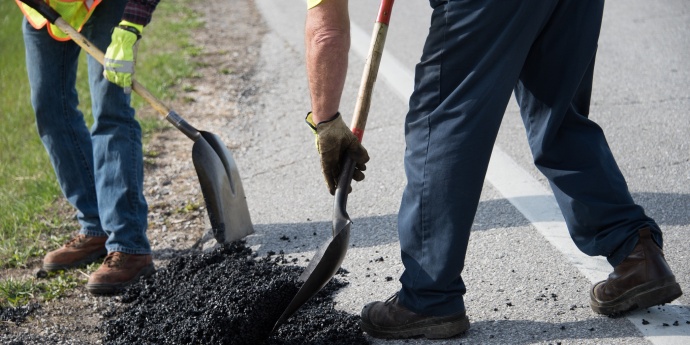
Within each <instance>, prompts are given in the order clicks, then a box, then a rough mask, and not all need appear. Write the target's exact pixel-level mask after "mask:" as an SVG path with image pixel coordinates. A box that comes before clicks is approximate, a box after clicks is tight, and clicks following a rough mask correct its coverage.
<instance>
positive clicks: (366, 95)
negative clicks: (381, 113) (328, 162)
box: [350, 0, 394, 142]
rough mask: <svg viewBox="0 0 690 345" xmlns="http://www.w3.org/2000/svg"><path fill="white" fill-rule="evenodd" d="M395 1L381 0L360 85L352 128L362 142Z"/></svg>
mask: <svg viewBox="0 0 690 345" xmlns="http://www.w3.org/2000/svg"><path fill="white" fill-rule="evenodd" d="M393 1H394V0H381V7H379V14H378V17H377V18H376V24H375V25H374V33H373V34H372V38H371V45H370V46H369V54H368V56H367V62H366V65H365V66H364V73H363V75H362V82H361V84H360V85H359V94H358V95H357V104H356V105H355V114H354V116H353V117H352V124H351V125H350V128H352V133H354V134H355V136H356V137H357V138H358V139H359V141H360V142H361V141H362V137H363V136H364V127H365V125H366V122H367V116H368V115H369V106H370V105H371V93H372V91H373V90H374V83H375V82H376V75H377V74H378V71H379V64H380V63H381V55H382V54H383V45H384V44H385V43H386V34H387V33H388V22H389V21H390V17H391V11H392V9H393Z"/></svg>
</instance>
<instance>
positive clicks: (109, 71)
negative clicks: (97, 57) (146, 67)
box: [103, 20, 144, 94]
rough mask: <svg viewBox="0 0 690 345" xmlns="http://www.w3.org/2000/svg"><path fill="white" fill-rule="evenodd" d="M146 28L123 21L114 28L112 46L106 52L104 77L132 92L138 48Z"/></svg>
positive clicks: (126, 91)
mask: <svg viewBox="0 0 690 345" xmlns="http://www.w3.org/2000/svg"><path fill="white" fill-rule="evenodd" d="M143 31H144V26H143V25H141V24H134V23H132V22H128V21H126V20H123V21H121V22H120V24H119V25H118V26H116V27H115V28H113V34H112V36H111V41H110V45H109V46H108V50H106V51H105V64H104V66H103V67H104V68H105V71H103V75H104V76H105V77H106V78H107V79H108V80H109V81H110V82H112V83H114V84H117V85H118V86H120V87H121V88H123V89H124V90H125V93H127V94H129V93H130V92H132V77H133V76H134V65H135V63H136V57H137V46H138V42H139V39H140V38H141V33H142V32H143Z"/></svg>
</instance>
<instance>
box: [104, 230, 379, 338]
mask: <svg viewBox="0 0 690 345" xmlns="http://www.w3.org/2000/svg"><path fill="white" fill-rule="evenodd" d="M286 263H287V261H286V260H285V258H284V257H283V255H272V256H268V257H261V258H258V257H257V256H256V254H255V253H253V251H252V250H251V248H248V247H246V245H245V243H243V242H242V241H238V242H235V243H231V244H227V245H224V246H222V247H219V248H216V249H214V250H213V251H211V252H208V253H203V254H200V253H196V254H190V255H186V256H182V257H178V258H175V259H173V260H171V261H170V262H169V263H168V265H166V267H165V268H162V269H159V270H158V272H156V274H154V275H153V276H151V277H149V278H146V279H144V280H142V281H141V282H139V283H138V284H136V285H134V286H132V287H131V288H130V289H128V290H127V291H126V292H125V293H124V294H123V295H122V302H123V303H124V307H123V308H121V310H118V311H114V312H113V315H110V317H109V318H108V319H107V320H106V321H104V325H103V329H104V331H105V335H104V338H103V342H104V343H105V344H234V345H241V344H253V345H254V344H368V341H367V339H366V338H365V337H364V335H363V333H362V330H361V329H360V327H359V317H358V316H355V315H351V314H348V313H345V312H342V311H338V310H335V308H334V306H335V302H334V301H333V294H334V293H335V292H337V291H338V290H339V289H340V288H342V287H343V286H345V285H347V283H345V282H343V281H340V280H338V279H335V278H334V279H332V280H331V281H330V282H329V283H328V284H327V285H326V286H325V287H324V288H323V289H322V290H321V291H320V292H319V293H318V294H317V295H316V296H314V297H313V298H312V299H311V300H310V301H309V302H307V303H306V304H305V305H303V306H302V307H301V308H300V309H299V310H298V311H297V312H296V313H295V314H294V315H293V316H292V317H291V318H290V319H288V321H287V322H286V323H285V324H284V325H282V326H281V327H279V328H278V329H277V330H275V331H274V332H271V330H272V328H273V326H274V324H275V322H276V320H278V318H279V317H280V315H281V314H282V312H283V311H284V309H285V308H286V307H287V305H288V304H289V303H290V301H291V299H292V297H294V295H295V294H296V292H297V291H298V290H299V287H300V286H301V283H300V282H298V280H297V278H298V276H299V274H300V272H301V270H302V268H299V267H296V266H292V265H286Z"/></svg>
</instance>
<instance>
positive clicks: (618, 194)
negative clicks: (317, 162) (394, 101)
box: [307, 0, 682, 338]
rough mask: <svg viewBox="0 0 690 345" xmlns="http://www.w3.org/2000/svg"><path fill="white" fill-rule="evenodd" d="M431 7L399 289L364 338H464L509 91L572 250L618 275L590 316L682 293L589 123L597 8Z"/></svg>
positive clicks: (403, 211)
mask: <svg viewBox="0 0 690 345" xmlns="http://www.w3.org/2000/svg"><path fill="white" fill-rule="evenodd" d="M330 1H334V2H337V0H328V2H330ZM326 3H327V2H326V1H324V2H323V4H322V5H321V6H324V5H326ZM430 3H431V6H432V7H433V9H434V10H433V14H432V18H431V26H430V29H429V34H428V37H427V40H426V43H425V46H424V51H423V53H422V57H421V60H420V62H419V64H418V65H417V67H416V71H415V88H414V92H413V94H412V96H411V98H410V104H409V105H410V108H409V112H408V114H407V118H406V120H405V140H406V151H405V172H406V176H407V186H406V188H405V191H404V194H403V198H402V202H401V206H400V212H399V215H398V231H399V236H400V246H401V252H402V261H403V264H404V266H405V271H404V272H403V274H402V277H401V278H400V282H401V283H402V288H401V290H400V291H399V292H398V293H397V294H396V295H394V296H393V297H391V298H390V299H389V300H388V301H385V302H373V303H370V304H368V305H367V306H365V307H364V309H363V310H362V328H363V330H364V331H366V332H367V333H369V334H370V335H372V336H375V337H381V338H407V337H414V336H426V337H428V338H447V337H451V336H455V335H457V334H460V333H463V332H464V331H466V330H467V329H468V328H469V320H468V318H467V315H466V313H465V305H464V302H463V295H464V293H465V291H466V289H465V284H464V283H463V280H462V277H461V273H462V270H463V266H464V260H465V254H466V251H467V246H468V241H469V237H470V230H471V227H472V223H473V220H474V216H475V213H476V211H477V205H478V203H479V198H480V194H481V190H482V186H483V182H484V178H485V175H486V171H487V167H488V164H489V159H490V157H491V151H492V148H493V145H494V142H495V140H496V136H497V133H498V130H499V127H500V124H501V120H502V117H503V114H504V112H505V109H506V107H507V104H508V101H509V99H510V96H511V93H513V92H514V93H515V97H516V99H517V101H518V104H519V105H520V110H521V114H522V118H523V122H524V124H525V128H526V132H527V136H528V140H529V145H530V148H531V150H532V154H533V156H534V162H535V164H536V166H537V167H538V168H539V170H540V171H541V172H542V173H543V174H544V175H545V176H546V177H547V178H548V180H549V182H550V184H551V187H552V189H553V191H554V194H555V197H556V200H557V201H558V204H559V206H560V208H561V210H562V213H563V215H564V218H565V221H566V224H567V226H568V229H569V231H570V234H571V237H572V238H573V240H574V241H575V244H576V245H577V246H578V248H579V249H580V250H582V251H583V252H584V253H586V254H589V255H603V256H605V257H607V259H608V261H609V263H611V265H612V266H613V267H614V272H613V273H612V274H611V275H610V276H609V279H607V280H606V281H603V282H600V283H598V284H595V286H594V287H593V289H592V291H591V293H590V298H591V305H592V308H593V309H594V311H595V312H598V313H601V314H607V315H613V314H618V313H622V312H625V311H628V310H631V309H633V308H636V307H649V306H653V305H657V304H662V303H667V302H670V301H672V300H673V299H675V298H677V297H679V296H680V295H681V294H682V292H681V289H680V286H679V285H678V283H676V281H675V277H674V276H673V273H672V272H671V270H670V268H669V267H668V265H667V263H666V261H665V259H664V257H663V253H662V250H661V246H662V235H661V230H660V229H659V227H658V225H657V224H656V223H655V222H654V220H652V219H651V218H649V217H648V216H646V215H645V213H644V210H643V209H642V207H640V206H639V205H637V204H635V202H634V201H633V199H632V197H631V195H630V193H629V191H628V187H627V185H626V182H625V179H624V177H623V176H622V174H621V172H620V170H619V168H618V166H617V164H616V162H615V160H614V158H613V155H612V153H611V150H610V148H609V146H608V144H607V142H606V139H605V137H604V134H603V131H602V129H601V128H600V127H599V126H598V125H597V124H596V123H594V122H593V121H591V120H590V119H588V113H589V102H590V94H591V90H592V79H593V78H592V76H593V72H594V60H595V55H596V50H597V41H598V37H599V30H600V27H601V20H602V14H603V6H604V3H603V0H594V1H584V0H564V1H558V0H552V1H544V0H534V1H526V0H525V1H522V0H521V1H486V0H485V1H441V0H431V1H430ZM311 11H313V10H310V12H311ZM307 23H308V24H307V25H308V27H309V17H308V21H307ZM309 49H311V50H313V48H311V47H309V48H308V51H309ZM308 63H309V61H308ZM310 81H311V79H310ZM313 84H314V85H320V84H319V83H313ZM313 87H314V86H313ZM314 94H315V93H314V92H312V104H314V103H315V102H314V99H313V98H314V97H313V95H314ZM315 122H316V121H315ZM316 123H317V126H316V127H317V135H318V122H316ZM324 123H326V124H328V122H325V121H324ZM331 126H332V125H331ZM329 129H330V128H329ZM333 132H334V131H330V133H329V135H332V133H333ZM345 135H347V134H345V133H344V134H343V136H345ZM331 152H332V151H331ZM322 156H323V153H322ZM322 159H323V158H322ZM336 179H337V175H336Z"/></svg>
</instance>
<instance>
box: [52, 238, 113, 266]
mask: <svg viewBox="0 0 690 345" xmlns="http://www.w3.org/2000/svg"><path fill="white" fill-rule="evenodd" d="M107 240H108V237H105V236H103V237H93V236H86V235H82V234H79V235H77V236H76V237H74V238H72V239H71V240H69V241H68V242H66V243H65V244H64V245H63V246H62V247H60V248H59V249H56V250H53V251H52V252H49V253H48V254H46V256H45V257H44V258H43V269H44V270H46V271H48V272H52V271H59V270H66V269H70V268H74V267H79V266H81V265H87V264H90V263H92V262H94V261H96V260H98V259H100V258H102V257H104V256H105V254H107V253H108V251H107V250H106V249H105V241H107Z"/></svg>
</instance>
